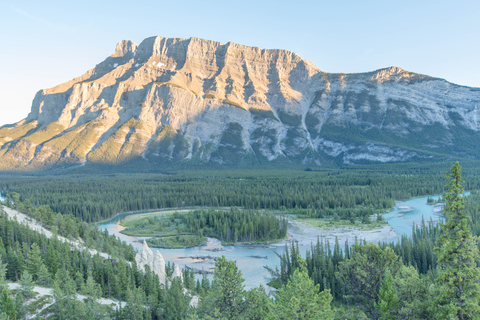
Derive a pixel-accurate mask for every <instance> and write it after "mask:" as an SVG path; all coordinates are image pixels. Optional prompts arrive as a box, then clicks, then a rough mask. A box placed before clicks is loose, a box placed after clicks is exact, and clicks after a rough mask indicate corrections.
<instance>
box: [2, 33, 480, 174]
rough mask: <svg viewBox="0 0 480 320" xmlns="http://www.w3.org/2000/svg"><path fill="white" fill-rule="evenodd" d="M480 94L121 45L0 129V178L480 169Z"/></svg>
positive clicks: (436, 83) (148, 42)
mask: <svg viewBox="0 0 480 320" xmlns="http://www.w3.org/2000/svg"><path fill="white" fill-rule="evenodd" d="M479 105H480V89H477V88H469V87H462V86H458V85H455V84H452V83H449V82H447V81H445V80H442V79H436V78H431V77H428V76H424V75H419V74H415V73H411V72H407V71H405V70H402V69H400V68H397V67H391V68H386V69H381V70H377V71H373V72H369V73H362V74H330V73H325V72H322V71H321V70H320V69H318V68H317V67H315V66H314V65H313V64H312V63H311V62H308V61H306V60H304V59H302V58H301V57H299V56H298V55H296V54H295V53H293V52H289V51H285V50H267V49H260V48H255V47H247V46H243V45H239V44H235V43H227V44H222V43H219V42H215V41H208V40H202V39H198V38H190V39H178V38H162V37H152V38H147V39H145V40H144V41H143V42H142V43H140V45H138V46H137V45H136V44H135V43H133V42H131V41H120V42H119V43H118V44H117V46H116V49H115V52H114V53H113V54H112V55H111V56H110V57H108V58H107V59H105V60H104V61H103V62H101V63H99V64H98V65H97V66H96V67H95V68H94V69H91V70H89V71H87V72H86V73H85V74H84V75H82V76H80V77H78V78H75V79H73V80H71V81H68V82H66V83H63V84H61V85H59V86H57V87H54V88H51V89H45V90H41V91H39V92H38V93H37V95H36V96H35V98H34V100H33V103H32V109H31V112H30V114H29V115H28V116H27V118H26V119H25V120H22V121H20V122H18V123H16V124H14V125H9V126H4V127H2V128H0V170H8V171H11V170H18V171H25V170H39V169H47V168H57V167H69V166H78V165H87V167H88V166H90V165H96V164H97V165H98V164H108V165H120V164H128V163H133V164H135V165H142V166H146V167H148V168H157V167H161V166H164V165H166V164H171V163H178V162H180V161H181V163H183V164H188V163H192V162H193V163H196V164H198V163H212V162H213V163H218V164H226V165H230V164H234V165H237V164H239V163H246V164H249V165H251V164H256V165H262V164H265V163H268V162H275V161H277V162H279V161H280V162H288V163H290V164H296V165H320V164H322V163H323V162H326V161H335V162H340V163H346V164H348V163H358V162H365V161H368V162H371V161H373V162H390V161H405V160H408V159H417V158H439V157H440V158H441V157H444V158H448V157H450V156H452V155H453V156H455V157H458V156H462V157H468V158H480V139H479V136H478V135H479V134H478V133H479V123H478V117H479V113H480V111H479V110H478V106H479Z"/></svg>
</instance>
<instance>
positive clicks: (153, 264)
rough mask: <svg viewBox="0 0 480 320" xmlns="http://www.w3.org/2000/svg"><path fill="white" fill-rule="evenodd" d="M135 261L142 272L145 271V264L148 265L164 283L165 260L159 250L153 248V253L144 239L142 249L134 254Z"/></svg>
mask: <svg viewBox="0 0 480 320" xmlns="http://www.w3.org/2000/svg"><path fill="white" fill-rule="evenodd" d="M135 262H136V263H137V266H138V269H140V270H142V271H143V272H145V266H148V267H149V268H150V270H152V271H153V272H154V273H155V274H156V275H157V276H158V279H159V281H160V283H162V284H165V279H166V272H165V260H164V259H163V256H162V254H161V253H160V251H159V250H155V253H153V252H152V249H150V248H149V247H148V245H147V243H146V242H145V240H143V248H142V251H141V252H137V254H136V255H135Z"/></svg>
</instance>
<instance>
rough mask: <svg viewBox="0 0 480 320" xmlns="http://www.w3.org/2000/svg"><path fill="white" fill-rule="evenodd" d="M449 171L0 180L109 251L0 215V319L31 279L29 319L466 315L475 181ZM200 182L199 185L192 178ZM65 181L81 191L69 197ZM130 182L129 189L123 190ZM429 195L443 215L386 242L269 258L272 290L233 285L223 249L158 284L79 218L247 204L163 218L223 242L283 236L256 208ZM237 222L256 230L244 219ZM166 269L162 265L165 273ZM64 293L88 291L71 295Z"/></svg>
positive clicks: (357, 210)
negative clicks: (35, 291) (41, 294)
mask: <svg viewBox="0 0 480 320" xmlns="http://www.w3.org/2000/svg"><path fill="white" fill-rule="evenodd" d="M442 168H443V172H442ZM448 168H449V166H443V167H441V166H440V165H439V166H438V167H437V166H436V165H432V166H428V167H424V166H420V167H415V168H410V169H409V170H410V174H409V173H408V172H405V171H404V170H405V169H401V168H399V167H391V166H383V167H382V166H379V167H376V168H368V167H366V168H357V169H355V170H337V171H335V170H326V171H324V172H311V171H306V172H283V173H282V174H280V173H278V172H262V173H259V174H258V175H254V174H253V173H252V172H220V173H217V174H216V175H215V176H211V177H210V178H208V176H207V174H208V173H206V172H196V173H181V174H178V175H175V176H164V175H162V176H160V175H153V176H151V177H150V180H148V179H147V177H146V176H141V177H140V176H138V175H119V176H112V177H93V176H76V177H69V178H70V179H71V181H72V185H69V183H68V181H69V179H67V177H53V176H51V177H24V178H20V179H16V180H15V179H13V178H12V177H11V176H6V177H5V179H2V181H1V182H0V185H1V190H2V194H3V195H4V196H5V205H7V206H10V207H12V208H15V209H17V210H19V211H21V212H24V213H26V214H28V215H29V216H30V217H32V218H33V219H36V220H38V221H41V223H42V225H43V226H45V227H48V228H49V229H51V230H52V231H53V233H54V234H57V235H59V236H60V235H61V236H63V237H66V238H71V239H81V240H82V241H83V243H85V244H86V246H87V247H88V248H96V249H97V250H99V251H101V252H108V253H109V254H110V255H111V258H110V259H105V258H102V257H101V256H99V255H93V256H92V255H90V254H88V252H87V251H85V250H83V251H82V250H79V249H78V248H72V247H71V246H69V245H68V244H67V243H65V242H61V241H59V240H58V239H57V238H56V237H53V238H47V237H46V236H44V235H41V234H39V233H37V232H35V231H33V230H31V229H29V228H27V227H25V225H22V224H20V223H19V222H17V221H14V220H9V219H7V218H6V215H5V214H2V215H1V216H0V255H1V261H0V280H1V281H0V282H1V284H0V291H1V296H0V318H1V317H3V318H5V319H7V317H8V319H21V318H23V317H24V316H25V314H26V313H27V312H28V310H27V308H32V304H33V303H32V302H31V301H33V300H32V299H33V298H32V293H31V291H32V287H33V286H34V285H35V286H44V287H49V288H52V292H53V294H52V297H51V298H50V300H51V301H49V302H48V303H47V302H46V301H43V302H42V301H40V302H38V301H37V300H35V303H36V304H39V305H41V304H44V305H49V306H48V307H46V308H45V309H43V310H42V311H41V312H43V313H42V314H41V315H40V317H49V318H51V319H448V318H451V319H476V318H477V317H478V315H479V314H480V304H479V303H480V288H479V283H480V271H479V269H478V267H477V264H478V262H479V261H480V259H479V254H478V250H479V244H478V243H477V242H476V236H479V235H480V204H479V203H480V193H478V192H477V191H476V190H478V189H479V188H478V186H479V184H480V179H479V175H478V172H477V169H476V168H475V167H474V166H470V165H469V164H468V163H467V165H466V166H465V167H464V171H463V172H462V167H461V166H460V165H459V164H458V163H457V164H454V165H452V166H451V168H450V172H449V173H448V174H447V179H446V178H445V176H444V172H445V171H446V170H447V169H448ZM204 175H205V176H204ZM202 179H210V182H208V181H207V183H203V185H202V184H201V181H202ZM463 180H465V181H463ZM41 181H45V184H42V183H41ZM142 181H143V182H142ZM213 182H214V183H213ZM35 184H37V186H38V188H37V189H35ZM445 184H447V185H445ZM74 186H76V187H79V190H81V192H80V193H79V194H78V195H77V196H76V199H77V201H75V200H74V199H75V193H74V191H73V190H74ZM136 187H138V190H136V191H135V188H136ZM464 187H465V189H467V190H470V191H471V192H470V195H469V196H468V197H465V196H463V193H464V191H463V190H464ZM62 188H63V190H62ZM122 188H123V189H124V190H122ZM234 188H238V192H236V189H234ZM225 189H227V191H228V190H235V192H230V193H228V192H226V191H225ZM112 190H118V191H119V192H120V195H119V196H117V195H115V193H114V191H112ZM202 190H203V191H202ZM29 191H32V193H31V194H29ZM133 191H135V192H136V193H135V196H128V195H129V193H131V192H133ZM183 192H184V193H183ZM196 192H199V193H198V194H196ZM202 192H203V193H202ZM442 192H444V194H443V201H444V202H445V209H444V215H445V218H446V219H445V223H443V224H438V225H435V224H433V223H432V222H430V221H424V222H422V223H421V224H420V225H417V226H412V235H411V236H403V237H401V238H400V239H399V240H398V241H397V242H392V243H378V244H372V243H364V242H362V241H358V242H356V243H345V244H342V246H341V245H340V243H338V241H336V242H335V243H328V242H324V241H322V240H321V239H319V240H318V241H317V243H316V244H314V245H312V247H311V249H310V250H309V251H307V253H306V255H305V256H301V255H300V251H299V249H298V247H296V245H295V244H294V243H292V244H291V245H290V246H289V247H288V249H287V250H286V251H285V253H284V254H283V255H280V256H279V264H278V267H277V268H276V269H273V270H270V271H271V273H272V277H273V280H272V282H270V283H269V285H271V286H273V287H275V288H277V289H278V290H277V291H275V292H273V293H272V292H271V293H268V291H267V290H266V288H264V287H262V286H260V287H257V288H253V289H250V290H246V289H245V287H244V284H243V282H244V279H243V277H242V274H241V271H240V270H239V269H238V268H237V266H236V264H235V262H234V261H229V260H226V259H225V258H224V257H223V258H220V259H218V261H217V263H216V265H215V271H214V275H213V281H209V280H208V279H207V278H206V277H205V276H203V277H202V278H197V279H195V277H194V275H193V272H191V271H189V270H184V271H183V281H181V280H179V279H177V278H175V279H172V280H171V281H168V282H167V283H166V284H165V285H162V284H160V283H159V280H158V277H157V276H156V275H155V274H154V273H153V272H151V271H150V270H149V269H148V268H147V270H146V272H145V273H143V272H141V271H139V269H138V268H137V267H136V264H135V262H134V254H135V252H134V250H133V248H132V247H131V246H129V245H127V244H125V243H122V242H121V241H119V240H118V239H116V238H115V237H113V236H110V235H108V233H106V232H100V231H99V230H98V229H97V228H96V227H95V226H94V225H93V224H91V223H90V222H93V221H99V220H101V219H105V218H108V217H111V216H113V215H114V214H115V213H121V212H125V211H131V210H136V209H137V206H139V209H141V210H145V209H150V208H162V207H167V206H168V205H171V204H172V203H174V202H175V203H176V204H180V205H178V206H176V207H186V206H189V205H196V206H207V205H208V206H213V207H215V206H218V207H220V206H226V207H233V206H235V204H236V203H243V204H244V205H243V206H240V205H239V207H241V208H244V209H254V210H239V209H230V211H226V210H215V209H201V210H196V211H194V212H193V213H192V214H180V213H178V214H174V215H173V219H174V221H178V222H181V226H182V228H184V230H183V231H188V232H190V233H192V234H196V233H195V232H197V231H198V230H202V231H201V234H204V235H207V234H208V235H211V236H216V237H219V238H221V237H223V239H225V240H228V239H231V240H232V242H236V241H244V240H247V241H251V240H252V239H256V238H257V237H258V238H262V237H263V238H264V239H265V238H269V239H270V237H271V239H278V238H279V236H280V237H281V236H282V235H283V234H284V232H285V231H286V229H285V226H284V223H283V222H282V219H283V218H280V219H278V218H277V217H275V216H272V215H270V216H269V217H273V218H274V219H275V220H273V219H271V220H269V219H268V218H265V217H264V220H263V221H262V222H261V223H258V224H257V222H258V221H261V219H262V214H259V212H260V211H258V212H257V211H256V210H261V209H265V208H267V209H276V210H279V211H280V212H282V213H284V214H286V215H288V214H296V215H298V216H308V217H315V218H321V217H328V216H332V215H335V214H336V215H338V216H339V217H340V218H341V219H345V220H348V218H350V217H352V216H354V217H358V216H363V215H367V214H373V213H377V214H381V213H383V212H385V211H386V210H387V209H389V208H390V207H391V206H392V205H393V203H392V202H394V201H395V200H399V199H405V198H409V197H414V196H420V195H431V194H438V193H442ZM183 195H185V197H183ZM56 196H58V201H56V200H55V197H56ZM122 196H123V197H122ZM143 196H144V197H143ZM100 198H102V199H103V200H102V201H99V200H98V199H100ZM153 199H155V201H153ZM180 199H183V200H182V201H183V202H181V203H180V202H178V201H180ZM212 199H217V201H218V203H213V202H212ZM97 201H99V202H97ZM67 203H69V205H66V204H67ZM86 203H92V204H93V203H96V205H95V206H86V205H85V204H86ZM202 203H203V204H202ZM62 208H63V209H62ZM95 208H97V209H100V210H99V211H97V209H95ZM119 208H120V209H119ZM117 210H118V211H117ZM58 212H61V213H58ZM229 214H230V215H231V216H230V217H228V218H226V216H228V215H229ZM249 215H250V216H249ZM255 219H260V220H255ZM275 221H276V222H275ZM250 224H252V225H254V226H262V227H261V228H257V227H253V228H250V227H247V226H248V225H250ZM179 225H180V224H179ZM242 228H243V230H242ZM272 228H278V229H276V230H277V232H278V233H277V234H273V233H271V234H268V233H269V231H270V230H271V229H272ZM198 234H200V231H198ZM458 261H462V263H461V264H458V263H457V262H458ZM172 273H173V266H172V265H170V264H169V265H168V266H167V274H168V275H170V276H171V275H172ZM459 275H460V276H459ZM5 281H8V282H16V283H19V285H20V289H18V290H13V289H8V286H7V285H6V284H5ZM7 284H8V283H7ZM77 293H78V294H83V295H86V296H89V297H90V298H89V299H86V300H84V301H79V300H78V299H76V298H75V297H76V294H77ZM193 296H197V297H198V298H199V304H198V307H197V308H193V307H190V306H189V303H190V300H191V299H192V297H193ZM272 296H273V297H274V299H272ZM100 297H103V298H105V299H107V298H108V299H114V300H117V301H125V302H126V305H124V306H123V307H117V308H106V307H105V306H104V305H101V304H100V303H98V302H97V301H99V300H98V298H100ZM29 301H30V302H29ZM49 303H51V304H49ZM39 309H41V308H39ZM3 318H2V319H3Z"/></svg>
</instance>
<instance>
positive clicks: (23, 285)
mask: <svg viewBox="0 0 480 320" xmlns="http://www.w3.org/2000/svg"><path fill="white" fill-rule="evenodd" d="M34 287H35V285H34V283H33V280H32V276H31V275H30V274H29V273H28V271H27V270H25V271H23V273H22V277H21V278H20V292H21V293H22V297H23V299H25V300H26V301H28V300H30V299H31V298H33V297H35V292H33V288H34Z"/></svg>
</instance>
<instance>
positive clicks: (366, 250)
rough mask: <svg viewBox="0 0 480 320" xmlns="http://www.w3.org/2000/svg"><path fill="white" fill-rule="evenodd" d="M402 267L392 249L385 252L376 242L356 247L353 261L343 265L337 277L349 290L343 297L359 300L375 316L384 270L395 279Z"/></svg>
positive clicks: (345, 261)
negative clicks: (388, 271)
mask: <svg viewBox="0 0 480 320" xmlns="http://www.w3.org/2000/svg"><path fill="white" fill-rule="evenodd" d="M401 266H402V262H401V260H400V259H399V257H398V256H397V255H396V254H395V252H394V251H393V250H392V249H391V248H390V247H386V248H384V249H382V248H381V247H380V246H379V245H377V244H373V243H368V244H365V245H359V244H355V245H354V246H352V251H351V254H350V259H347V260H344V261H342V262H340V264H339V267H338V271H337V273H336V277H337V278H338V279H340V280H341V281H342V283H343V285H344V287H345V289H346V295H345V296H344V297H345V298H351V299H353V300H355V301H357V302H358V303H359V304H360V305H361V306H362V307H364V308H365V309H366V311H367V312H368V313H370V316H372V317H375V316H376V315H377V313H378V312H377V309H376V306H377V304H378V293H379V291H380V285H381V283H382V281H383V277H384V275H385V270H387V269H389V270H390V272H391V274H392V275H393V276H394V277H395V275H396V274H397V272H398V270H399V269H400V267H401Z"/></svg>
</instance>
